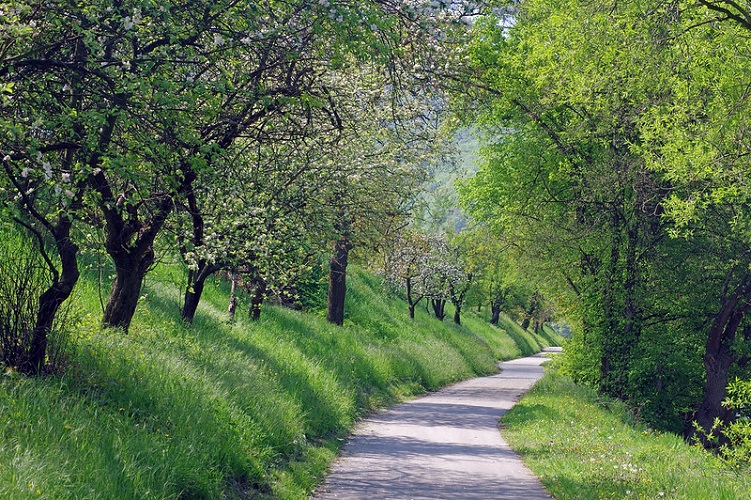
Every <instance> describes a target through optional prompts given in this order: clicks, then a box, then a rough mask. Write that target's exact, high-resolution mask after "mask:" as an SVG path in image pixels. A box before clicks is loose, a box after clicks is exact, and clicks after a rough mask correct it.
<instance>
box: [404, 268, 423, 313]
mask: <svg viewBox="0 0 751 500" xmlns="http://www.w3.org/2000/svg"><path fill="white" fill-rule="evenodd" d="M406 286H407V306H408V307H409V317H410V319H415V307H417V304H418V303H419V302H420V301H421V300H422V296H420V298H419V299H417V300H415V298H414V297H413V296H412V278H407V279H406Z"/></svg>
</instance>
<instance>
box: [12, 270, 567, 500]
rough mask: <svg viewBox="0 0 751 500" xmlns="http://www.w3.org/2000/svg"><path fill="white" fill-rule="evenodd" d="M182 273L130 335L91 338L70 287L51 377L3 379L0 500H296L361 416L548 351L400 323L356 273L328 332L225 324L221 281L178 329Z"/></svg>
mask: <svg viewBox="0 0 751 500" xmlns="http://www.w3.org/2000/svg"><path fill="white" fill-rule="evenodd" d="M181 278H182V274H181V273H180V272H179V270H177V269H175V268H172V267H169V266H161V267H159V268H157V269H156V271H155V272H153V273H152V274H150V275H149V278H148V280H147V283H146V286H145V289H144V293H143V297H142V300H141V303H140V305H139V309H138V311H137V314H136V318H135V320H134V323H133V325H132V327H131V331H130V333H129V334H128V335H124V334H123V333H122V332H120V331H117V330H109V331H107V330H102V329H101V328H100V327H99V318H100V311H101V309H100V307H101V306H100V302H99V290H98V288H97V284H96V283H97V281H96V279H95V277H92V276H89V277H87V278H84V279H82V281H81V282H80V283H79V286H78V287H77V290H76V292H75V297H74V298H73V299H72V300H71V303H72V304H73V306H72V310H71V311H69V317H70V318H71V321H72V323H71V324H69V327H71V328H72V330H73V333H72V334H71V337H70V339H69V340H68V345H67V349H66V353H67V358H66V359H65V363H64V365H63V370H61V371H60V374H58V375H51V376H47V377H40V378H27V377H24V376H21V375H19V374H17V373H16V372H15V371H13V370H12V369H10V368H8V369H5V371H4V376H2V377H0V418H2V426H0V498H10V499H14V498H37V497H38V498H55V499H60V498H264V497H269V498H272V497H273V498H305V497H307V496H308V494H309V493H310V492H311V491H312V490H313V488H314V487H315V485H316V483H317V482H318V481H319V480H320V477H321V476H322V474H323V473H324V471H325V469H326V467H327V466H328V464H329V463H330V461H331V460H332V459H333V457H334V456H335V454H336V451H337V449H338V446H339V444H340V442H341V440H342V439H343V438H344V437H345V436H346V434H347V433H348V431H349V430H350V429H351V427H352V425H353V423H354V422H355V421H356V420H357V419H358V418H359V417H361V416H362V415H364V414H366V413H368V412H370V411H372V410H373V409H375V408H377V407H380V406H384V405H387V404H390V403H393V402H395V401H398V400H401V399H404V398H406V397H409V396H412V395H415V394H418V393H421V392H424V391H426V390H432V389H436V388H438V387H440V386H442V385H445V384H448V383H451V382H454V381H457V380H460V379H464V378H467V377H471V376H474V375H482V374H489V373H493V372H494V371H496V369H497V368H496V362H497V361H498V360H500V359H509V358H513V357H518V356H522V355H527V354H531V353H533V352H536V351H539V350H540V349H541V348H542V347H543V346H546V345H549V344H551V343H555V342H556V340H555V337H554V336H552V335H548V334H547V333H545V334H544V335H542V336H533V335H531V334H529V333H528V332H524V331H522V330H521V329H519V328H518V327H516V326H515V325H513V323H511V322H507V323H505V330H504V329H500V328H495V327H492V326H490V325H489V324H487V322H486V321H485V319H484V318H480V317H479V316H475V315H473V314H465V315H464V316H463V325H462V326H461V327H459V326H456V325H453V324H452V323H450V322H449V321H446V322H443V323H442V322H439V321H437V320H435V319H433V318H431V317H430V316H429V315H428V314H427V313H426V312H425V311H424V310H422V311H418V314H417V318H416V319H415V320H414V321H411V320H410V319H409V318H408V316H407V308H406V305H405V304H404V303H403V302H402V301H400V300H399V299H397V298H394V297H390V296H389V295H388V294H386V293H385V292H384V291H383V289H382V288H381V287H380V285H379V282H378V280H377V279H376V278H373V277H372V276H370V275H368V274H366V273H363V272H358V273H356V274H355V276H353V277H352V279H351V280H350V287H349V292H348V293H349V295H348V302H347V310H348V316H347V319H346V321H345V326H344V327H341V328H338V327H335V326H332V325H330V324H328V323H327V322H326V321H325V319H324V318H323V317H322V315H321V314H315V313H301V312H296V311H292V310H289V309H284V308H278V307H266V308H265V309H264V312H263V315H262V319H261V320H260V321H259V322H250V321H248V320H246V319H244V315H239V314H238V318H237V319H238V320H237V321H236V322H235V324H233V325H228V324H227V323H226V321H225V313H224V311H225V310H226V307H227V301H228V290H227V287H226V284H224V283H223V282H221V281H219V280H217V281H214V282H212V283H210V284H209V286H208V287H207V290H206V291H205V297H204V300H203V304H202V306H201V308H200V309H199V313H198V315H197V317H196V320H195V322H194V324H193V325H192V326H186V325H184V324H183V323H182V322H181V321H180V316H179V307H178V306H179V297H180V294H179V291H178V290H179V286H178V283H179V282H180V280H181ZM69 323H70V321H69Z"/></svg>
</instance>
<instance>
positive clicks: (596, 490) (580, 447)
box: [502, 371, 751, 500]
mask: <svg viewBox="0 0 751 500" xmlns="http://www.w3.org/2000/svg"><path fill="white" fill-rule="evenodd" d="M502 434H503V436H504V438H505V439H506V440H507V441H508V442H509V444H510V446H511V447H512V448H513V449H514V450H515V451H516V452H517V453H519V454H520V455H521V456H522V459H523V460H524V462H525V463H526V464H527V465H528V466H529V467H530V469H532V471H533V472H534V473H535V474H536V475H537V476H538V477H540V479H541V481H542V483H543V484H544V485H545V487H546V488H547V489H548V491H549V492H550V493H551V494H552V495H553V496H554V497H555V498H557V499H559V500H566V499H572V500H581V499H631V498H634V499H647V498H650V499H652V498H655V499H660V498H666V499H667V498H670V499H696V500H706V499H708V498H712V499H717V500H720V499H723V500H725V499H727V500H738V499H748V498H751V476H749V474H748V472H749V471H748V470H733V469H730V468H729V467H728V466H727V465H725V464H724V463H723V462H722V461H720V460H719V459H717V458H716V457H714V456H711V455H709V454H708V453H706V452H705V451H703V450H702V449H700V448H697V447H695V446H690V445H689V444H687V443H686V442H685V441H684V440H683V439H682V438H681V437H679V436H675V435H672V434H661V433H656V432H654V431H652V430H650V429H648V428H647V427H645V426H643V425H641V424H639V423H638V422H635V421H634V418H633V416H632V414H631V413H630V412H629V411H628V409H627V408H626V407H625V405H623V404H622V403H620V402H613V401H609V400H605V399H602V396H600V395H598V394H597V393H596V392H595V391H593V390H590V389H588V388H585V387H582V386H578V385H576V384H574V383H573V382H572V381H571V380H570V379H569V378H567V377H564V376H562V375H560V374H558V373H556V372H554V371H551V372H550V373H548V374H547V375H546V376H545V377H544V378H543V379H542V380H540V382H538V383H537V385H535V387H534V388H533V389H532V390H531V391H530V392H529V393H527V395H526V396H525V397H524V398H523V399H522V400H521V402H519V403H518V404H517V405H516V406H514V408H512V409H511V411H509V412H508V413H507V414H506V415H505V416H504V418H503V420H502Z"/></svg>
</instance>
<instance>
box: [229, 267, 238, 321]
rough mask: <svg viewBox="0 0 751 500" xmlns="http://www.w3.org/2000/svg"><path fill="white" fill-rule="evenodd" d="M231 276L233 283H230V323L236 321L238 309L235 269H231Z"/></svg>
mask: <svg viewBox="0 0 751 500" xmlns="http://www.w3.org/2000/svg"><path fill="white" fill-rule="evenodd" d="M229 277H230V282H231V283H232V284H231V285H230V291H229V306H227V321H228V322H230V323H234V321H235V311H236V310H237V273H236V272H235V271H230V273H229Z"/></svg>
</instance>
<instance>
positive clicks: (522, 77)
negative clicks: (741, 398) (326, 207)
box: [463, 0, 751, 432]
mask: <svg viewBox="0 0 751 500" xmlns="http://www.w3.org/2000/svg"><path fill="white" fill-rule="evenodd" d="M748 12H749V9H748V6H747V5H745V4H744V3H743V2H740V3H738V2H730V1H724V0H717V1H713V0H707V1H704V0H700V1H699V2H682V1H675V2H663V1H653V0H644V1H629V2H607V1H606V2H576V1H573V0H554V1H548V0H546V1H537V0H526V1H525V2H522V3H521V4H519V7H518V9H517V10H516V11H515V14H514V18H515V22H514V23H511V24H513V26H510V23H503V22H500V20H499V18H498V17H495V18H493V17H490V16H488V17H485V18H483V19H482V20H480V21H479V22H478V23H477V25H476V29H475V35H474V42H473V44H472V45H471V48H470V49H469V51H470V58H471V64H472V66H473V68H474V74H473V75H472V77H468V78H467V80H466V82H467V83H468V84H469V85H470V86H471V87H472V88H474V89H475V95H474V96H473V100H472V102H471V104H474V105H475V108H474V109H475V110H474V112H471V113H469V114H468V116H469V117H470V119H471V120H472V121H475V122H476V123H478V126H479V127H480V128H481V129H482V130H483V132H484V134H485V141H484V142H485V148H484V164H483V166H482V168H481V170H480V172H479V173H478V175H477V176H476V177H475V178H474V179H473V180H472V181H471V182H469V183H467V184H466V185H465V186H464V188H463V196H464V203H465V205H466V207H467V208H468V210H469V211H470V212H471V213H472V214H473V215H474V216H475V217H476V218H477V219H479V220H483V221H485V222H486V224H487V226H488V227H489V228H491V230H493V231H495V232H496V233H497V234H503V235H505V237H507V238H508V239H509V240H513V241H516V242H518V243H519V244H521V245H523V246H524V248H525V249H526V252H525V255H526V256H527V259H528V260H529V261H530V262H532V263H534V265H536V266H537V267H538V269H539V272H538V273H537V275H538V276H543V278H542V279H540V280H539V281H540V287H541V288H542V289H544V290H545V291H546V292H547V293H548V294H549V295H551V296H554V297H555V299H556V302H557V303H558V304H559V305H560V306H562V307H563V308H564V310H566V311H567V314H568V317H569V318H570V319H571V320H572V321H574V322H575V324H576V331H577V335H576V336H575V337H574V340H573V342H572V344H571V346H570V347H569V354H568V355H567V367H566V368H567V370H568V371H569V373H571V374H573V375H574V376H576V377H577V378H578V379H579V380H582V381H586V382H588V383H591V384H593V385H596V386H597V387H599V388H601V389H602V390H603V391H605V392H608V393H610V394H613V395H616V396H618V397H622V398H624V399H628V400H630V401H631V402H632V403H633V404H634V405H635V406H636V407H638V408H640V410H641V412H642V415H643V416H644V417H645V418H647V419H648V420H649V421H651V422H652V423H653V424H655V425H659V426H661V427H663V428H668V429H671V430H676V431H681V430H684V431H687V430H690V425H688V422H689V421H690V420H691V419H695V420H696V421H697V422H698V424H699V426H700V427H701V428H702V429H703V432H710V430H711V429H712V428H713V424H714V422H715V420H716V419H720V420H729V419H731V418H732V414H731V413H730V412H729V408H727V407H726V406H724V405H723V400H724V399H725V395H726V387H727V385H728V381H729V377H732V376H734V375H741V376H745V377H748V375H749V373H748V372H747V363H748V361H749V359H751V357H749V352H750V351H749V347H751V344H749V340H751V323H750V322H749V318H748V315H747V313H748V311H749V310H751V253H749V248H751V245H749V243H751V239H749V237H750V236H751V232H749V223H748V218H749V211H748V207H749V204H748V200H749V191H748V188H747V185H748V184H749V183H748V176H749V167H748V157H749V155H748V152H749V147H750V143H749V134H748V130H749V128H748V127H747V123H746V122H747V116H748V114H749V109H748V107H749V104H750V101H749V92H748V84H747V79H748V78H747V76H748V74H749V67H748V61H751V57H749V56H751V46H750V45H749V44H748V43H747V42H748V30H749V29H750V27H751V22H749V21H751V19H750V18H749V14H748Z"/></svg>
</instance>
